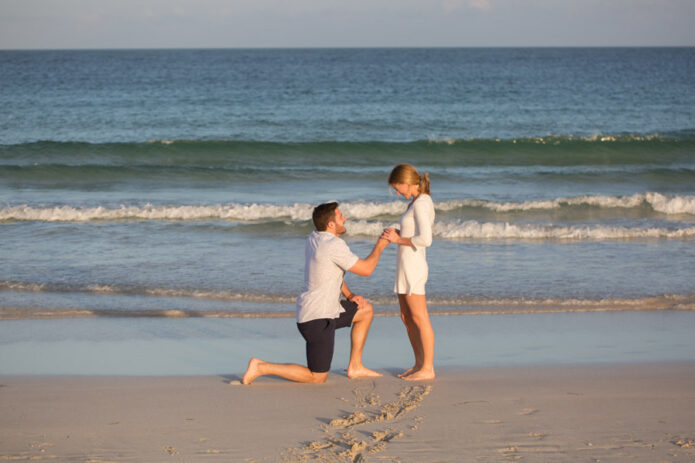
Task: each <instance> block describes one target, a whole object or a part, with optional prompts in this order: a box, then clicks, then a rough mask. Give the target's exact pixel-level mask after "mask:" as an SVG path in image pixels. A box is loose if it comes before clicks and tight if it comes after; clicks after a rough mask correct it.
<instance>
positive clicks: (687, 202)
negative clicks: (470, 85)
mask: <svg viewBox="0 0 695 463" xmlns="http://www.w3.org/2000/svg"><path fill="white" fill-rule="evenodd" d="M643 205H646V206H649V207H651V208H652V209H653V210H654V211H656V212H661V213H664V214H689V215H695V196H686V195H681V196H667V195H663V194H660V193H655V192H648V193H636V194H634V195H631V196H589V195H584V196H576V197H571V198H556V199H548V200H537V201H521V202H494V201H483V200H461V201H448V202H444V203H438V204H437V205H436V207H437V209H440V210H443V211H450V210H453V209H457V208H465V207H477V208H485V209H489V210H492V211H495V212H523V211H533V210H551V209H560V208H567V207H577V206H588V207H596V208H604V209H605V208H611V209H612V208H617V209H632V208H638V207H641V206H643Z"/></svg>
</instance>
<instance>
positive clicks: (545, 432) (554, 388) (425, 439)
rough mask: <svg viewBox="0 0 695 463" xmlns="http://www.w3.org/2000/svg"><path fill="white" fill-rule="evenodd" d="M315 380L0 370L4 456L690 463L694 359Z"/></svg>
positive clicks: (694, 438) (693, 453)
mask: <svg viewBox="0 0 695 463" xmlns="http://www.w3.org/2000/svg"><path fill="white" fill-rule="evenodd" d="M380 371H381V372H382V373H384V377H382V378H377V379H360V380H349V379H348V378H347V377H345V376H344V375H343V374H342V373H337V374H331V375H330V376H329V379H328V381H327V383H326V384H323V385H306V384H295V383H291V382H288V381H285V380H282V379H279V378H274V377H262V378H259V379H257V380H256V382H254V384H252V385H251V386H241V385H238V386H233V385H229V384H228V382H229V381H230V380H235V379H238V376H237V375H222V376H193V377H192V376H184V377H181V376H166V377H143V376H138V377H135V376H132V377H118V376H6V375H3V376H0V386H1V387H0V435H2V436H3V437H2V442H3V444H2V446H1V447H2V450H0V458H2V459H5V460H18V461H21V460H30V459H31V460H39V461H41V460H56V459H57V460H59V461H91V462H108V461H164V460H166V461H187V462H190V461H194V462H195V461H211V460H212V461H246V462H255V463H260V462H264V463H265V462H300V461H313V460H321V459H323V460H322V461H351V462H352V461H363V462H368V461H374V462H376V461H389V462H402V463H407V462H423V463H429V462H440V461H514V460H520V459H523V460H525V461H547V460H552V461H599V460H600V461H626V460H630V461H637V462H645V463H646V462H654V461H659V462H666V461H669V462H680V461H692V458H695V433H693V429H694V425H695V419H694V418H693V416H695V362H673V363H659V364H654V363H644V364H603V365H564V366H562V365H561V366H530V367H494V368H492V367H475V368H463V367H446V368H441V369H439V370H438V378H437V379H436V380H435V381H430V382H423V383H408V382H406V381H402V380H400V379H398V378H396V377H395V376H394V375H395V373H396V371H393V370H380Z"/></svg>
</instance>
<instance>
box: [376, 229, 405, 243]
mask: <svg viewBox="0 0 695 463" xmlns="http://www.w3.org/2000/svg"><path fill="white" fill-rule="evenodd" d="M379 239H382V240H387V241H388V242H389V243H398V242H399V241H400V239H401V232H400V231H399V230H396V229H395V228H385V229H384V233H382V234H381V236H380V237H379Z"/></svg>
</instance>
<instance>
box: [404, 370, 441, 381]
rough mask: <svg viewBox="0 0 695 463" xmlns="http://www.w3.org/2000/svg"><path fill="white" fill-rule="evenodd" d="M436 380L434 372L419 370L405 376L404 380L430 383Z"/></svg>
mask: <svg viewBox="0 0 695 463" xmlns="http://www.w3.org/2000/svg"><path fill="white" fill-rule="evenodd" d="M434 378H435V374H434V370H433V369H432V370H429V369H428V370H423V369H421V370H418V371H415V372H413V373H411V374H409V375H408V376H403V377H402V379H404V380H406V381H429V380H432V379H434Z"/></svg>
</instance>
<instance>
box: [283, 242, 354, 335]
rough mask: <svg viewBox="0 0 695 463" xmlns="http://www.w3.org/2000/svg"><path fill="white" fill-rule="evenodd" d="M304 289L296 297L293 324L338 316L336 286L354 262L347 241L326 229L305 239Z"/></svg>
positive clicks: (341, 309) (338, 288) (338, 293)
mask: <svg viewBox="0 0 695 463" xmlns="http://www.w3.org/2000/svg"><path fill="white" fill-rule="evenodd" d="M305 257H306V262H305V266H304V292H303V293H302V294H300V295H299V297H298V298H297V323H304V322H308V321H311V320H316V319H318V318H338V317H339V316H340V313H341V312H344V311H345V309H343V308H342V307H341V305H340V288H341V287H342V285H343V278H344V277H345V272H346V271H348V270H349V269H350V268H351V267H352V266H353V265H355V264H356V263H357V261H358V260H359V257H357V256H356V255H355V254H354V253H353V252H352V251H350V248H349V247H348V245H347V243H345V241H343V240H342V239H341V238H339V237H337V236H335V235H334V234H332V233H328V232H319V231H314V232H312V233H311V235H309V237H308V238H307V239H306V247H305Z"/></svg>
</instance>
